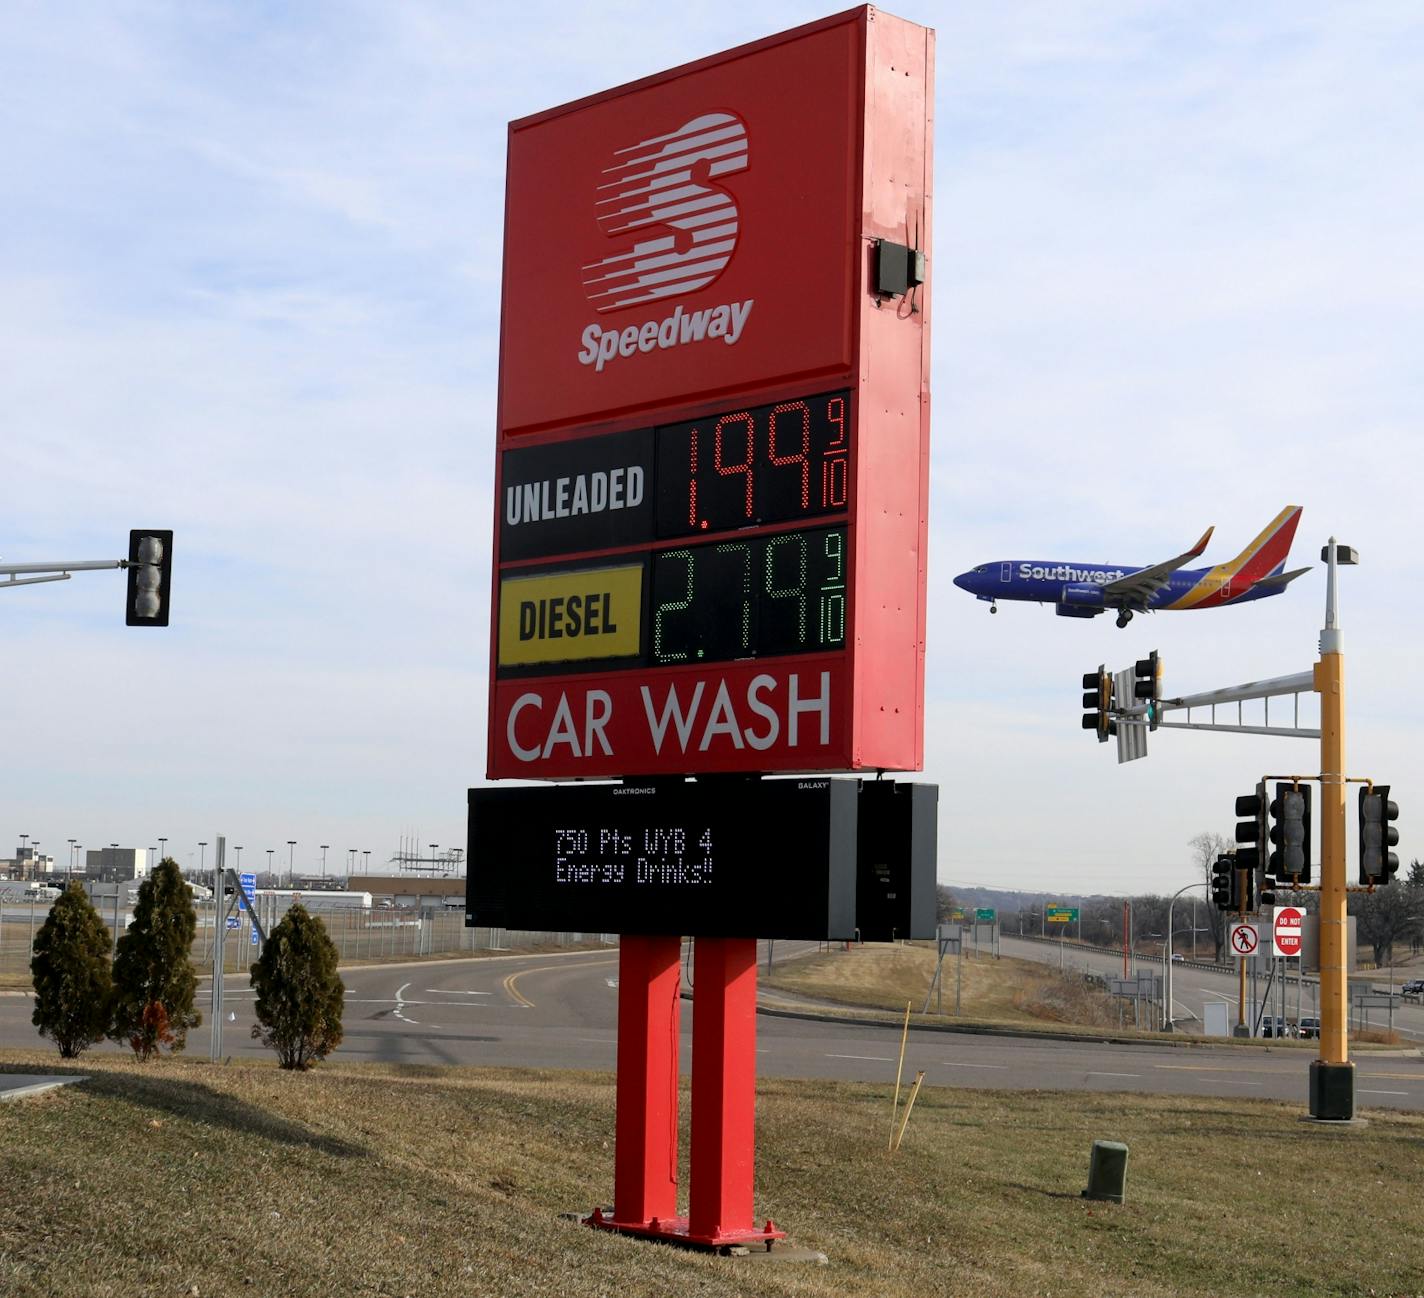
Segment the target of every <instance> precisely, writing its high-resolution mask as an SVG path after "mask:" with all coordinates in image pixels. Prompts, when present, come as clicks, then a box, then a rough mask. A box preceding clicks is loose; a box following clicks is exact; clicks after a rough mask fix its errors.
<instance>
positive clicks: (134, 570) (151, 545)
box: [124, 530, 173, 626]
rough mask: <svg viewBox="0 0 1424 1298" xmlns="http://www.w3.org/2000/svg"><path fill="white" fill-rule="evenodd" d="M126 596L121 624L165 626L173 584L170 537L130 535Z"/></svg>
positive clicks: (153, 533)
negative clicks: (122, 622) (123, 622)
mask: <svg viewBox="0 0 1424 1298" xmlns="http://www.w3.org/2000/svg"><path fill="white" fill-rule="evenodd" d="M124 566H125V567H126V568H127V569H128V573H129V581H128V593H127V595H126V596H125V603H124V621H125V622H126V623H128V625H129V626H167V625H168V598H169V593H170V589H171V586H172V581H173V533H172V532H165V531H138V530H135V531H131V532H130V533H129V558H128V563H126V564H125V565H124Z"/></svg>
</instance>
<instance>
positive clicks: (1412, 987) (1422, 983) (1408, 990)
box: [1400, 978, 1424, 996]
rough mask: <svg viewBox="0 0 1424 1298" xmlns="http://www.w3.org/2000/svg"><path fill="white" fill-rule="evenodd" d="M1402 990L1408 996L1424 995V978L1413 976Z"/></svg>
mask: <svg viewBox="0 0 1424 1298" xmlns="http://www.w3.org/2000/svg"><path fill="white" fill-rule="evenodd" d="M1400 991H1402V992H1403V993H1404V994H1405V995H1406V996H1424V978H1411V979H1410V980H1409V981H1408V982H1407V983H1405V984H1404V986H1403V987H1401V988H1400Z"/></svg>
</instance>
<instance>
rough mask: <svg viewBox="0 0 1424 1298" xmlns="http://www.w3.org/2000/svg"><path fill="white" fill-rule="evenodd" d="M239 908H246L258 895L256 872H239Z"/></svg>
mask: <svg viewBox="0 0 1424 1298" xmlns="http://www.w3.org/2000/svg"><path fill="white" fill-rule="evenodd" d="M237 886H238V896H237V908H238V910H246V909H247V907H248V905H249V904H251V903H253V902H254V899H255V898H256V896H257V876H256V875H255V874H239V875H238V876H237Z"/></svg>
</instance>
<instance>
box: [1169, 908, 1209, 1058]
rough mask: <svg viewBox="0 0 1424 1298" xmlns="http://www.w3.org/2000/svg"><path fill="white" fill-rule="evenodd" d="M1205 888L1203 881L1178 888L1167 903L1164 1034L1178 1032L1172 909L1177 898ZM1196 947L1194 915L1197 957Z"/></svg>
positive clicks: (1194, 927) (1194, 946)
mask: <svg viewBox="0 0 1424 1298" xmlns="http://www.w3.org/2000/svg"><path fill="white" fill-rule="evenodd" d="M1205 887H1206V882H1205V880H1203V881H1202V882H1201V883H1189V884H1187V885H1186V886H1185V887H1182V888H1178V889H1177V891H1176V892H1174V893H1173V894H1172V900H1171V901H1169V902H1168V903H1167V972H1166V976H1165V977H1164V978H1163V979H1162V995H1163V1002H1162V1031H1163V1032H1173V1031H1175V1030H1176V1029H1175V1027H1174V1026H1173V1019H1172V907H1173V906H1175V905H1176V904H1177V898H1178V897H1180V896H1181V895H1182V894H1183V893H1184V892H1190V891H1191V890H1192V889H1193V888H1205ZM1192 910H1193V912H1195V910H1196V898H1195V897H1193V898H1192ZM1196 946H1197V926H1196V920H1195V914H1194V915H1193V921H1192V953H1193V955H1194V956H1195V954H1196Z"/></svg>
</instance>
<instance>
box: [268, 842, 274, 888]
mask: <svg viewBox="0 0 1424 1298" xmlns="http://www.w3.org/2000/svg"><path fill="white" fill-rule="evenodd" d="M275 850H276V849H275V848H271V847H269V848H268V849H267V886H268V887H269V888H270V887H271V886H272V853H273V851H275Z"/></svg>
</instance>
